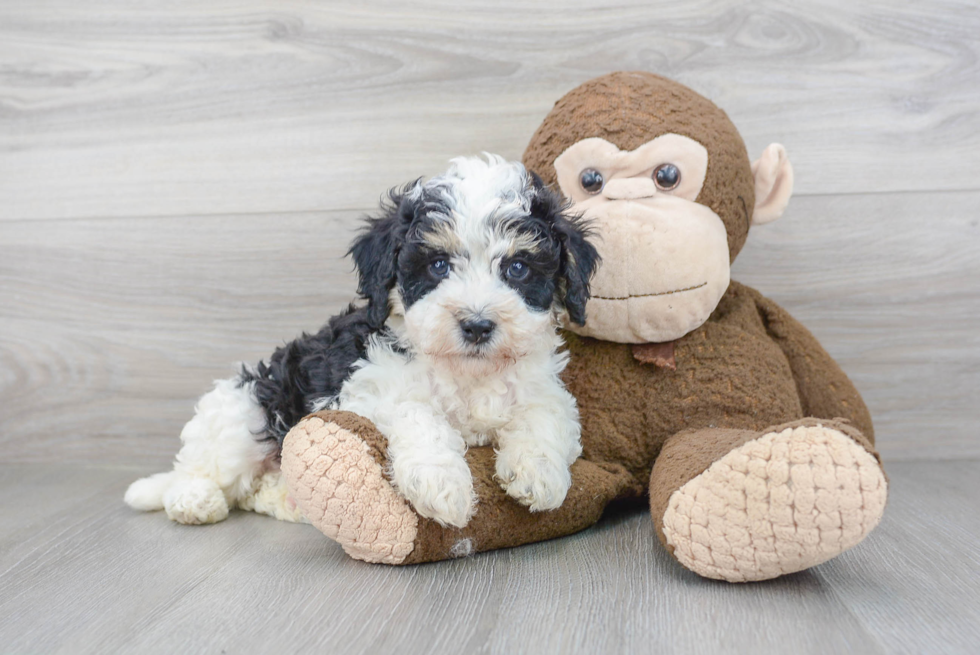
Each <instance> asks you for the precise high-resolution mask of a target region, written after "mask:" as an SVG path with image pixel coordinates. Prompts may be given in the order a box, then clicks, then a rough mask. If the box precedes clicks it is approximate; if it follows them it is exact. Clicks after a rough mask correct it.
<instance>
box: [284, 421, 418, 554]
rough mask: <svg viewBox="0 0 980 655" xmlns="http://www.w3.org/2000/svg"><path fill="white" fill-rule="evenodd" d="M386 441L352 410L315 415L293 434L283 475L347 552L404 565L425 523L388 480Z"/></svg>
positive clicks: (318, 525)
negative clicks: (384, 469) (385, 470)
mask: <svg viewBox="0 0 980 655" xmlns="http://www.w3.org/2000/svg"><path fill="white" fill-rule="evenodd" d="M359 435H364V436H365V437H367V439H365V438H362V437H361V436H359ZM371 437H375V438H374V439H372V438H371ZM383 439H384V438H383V437H382V436H381V435H380V433H378V432H377V430H376V429H374V427H373V426H372V425H371V423H370V422H369V421H367V420H365V419H363V418H361V417H359V416H356V415H354V414H350V413H348V412H321V413H319V414H315V415H313V416H308V417H306V418H305V419H303V420H302V421H300V422H299V423H298V424H297V425H296V426H295V427H294V428H293V429H292V430H290V431H289V434H287V435H286V439H285V440H284V442H283V449H282V474H283V476H284V477H285V479H286V484H287V486H288V488H289V491H290V494H291V495H292V497H293V498H294V499H295V501H296V503H297V505H298V506H299V508H300V510H301V511H302V512H303V515H304V516H306V517H307V518H308V519H309V521H310V523H312V524H313V526H314V527H316V528H317V529H318V530H320V531H321V532H323V534H325V535H327V536H328V537H329V538H331V539H333V540H334V541H336V542H337V543H339V544H340V545H341V546H343V548H344V550H345V551H346V552H347V554H348V555H350V556H351V557H353V558H354V559H359V560H364V561H365V562H373V563H384V564H403V563H406V562H405V560H406V558H407V557H408V556H409V554H410V553H411V552H412V550H413V549H414V548H415V539H416V536H417V534H418V524H419V518H418V516H417V515H416V514H415V512H413V511H412V508H411V507H410V506H409V504H408V501H406V500H405V499H404V498H402V497H401V496H400V495H398V493H397V492H396V491H395V490H394V489H393V488H392V486H391V484H390V483H389V482H388V480H387V479H386V478H385V476H384V473H383V469H382V467H383V465H384V456H383V455H382V451H383V448H384V445H383ZM378 440H380V442H379V443H377V444H375V443H371V442H374V441H378Z"/></svg>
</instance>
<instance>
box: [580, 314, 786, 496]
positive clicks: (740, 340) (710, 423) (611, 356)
mask: <svg viewBox="0 0 980 655" xmlns="http://www.w3.org/2000/svg"><path fill="white" fill-rule="evenodd" d="M568 345H569V349H570V350H571V351H572V357H571V361H570V363H569V366H568V368H567V369H566V372H565V375H564V378H565V382H566V384H568V388H569V390H570V391H571V392H572V393H573V394H574V395H575V397H576V399H577V400H578V406H579V413H580V416H581V420H582V446H583V457H585V458H586V459H588V460H590V461H594V462H597V463H606V464H610V465H615V466H624V467H626V468H627V469H628V470H629V471H630V472H631V473H632V474H633V475H634V476H636V478H637V482H638V484H641V485H643V486H645V485H646V483H647V481H648V480H649V475H650V470H651V469H652V467H653V461H654V459H655V458H656V456H657V454H659V452H660V449H661V447H662V446H663V443H664V441H665V440H666V439H667V438H668V437H670V436H671V435H673V434H676V433H677V432H680V431H681V430H688V429H698V428H705V427H726V428H741V429H752V430H761V429H764V428H766V427H769V426H771V425H775V424H778V423H783V422H786V421H791V420H795V419H798V418H802V408H801V406H800V400H799V396H798V395H797V392H796V383H795V381H794V380H793V376H792V372H791V371H790V368H789V363H788V361H787V360H786V357H785V356H784V355H783V353H782V351H781V350H780V349H779V347H778V346H777V345H776V344H775V343H774V342H773V341H772V340H771V339H770V338H769V336H768V335H767V334H766V333H765V331H764V329H762V328H761V326H760V328H759V329H754V326H749V327H748V328H747V327H746V326H745V325H729V324H725V323H724V322H712V321H709V322H708V323H706V324H704V325H702V326H701V327H700V328H698V329H697V330H695V331H694V332H692V333H691V334H688V335H686V336H685V337H683V338H681V339H679V340H678V341H677V342H675V347H674V357H675V360H676V365H677V370H670V369H668V368H659V367H657V366H655V365H652V364H643V363H641V362H639V361H637V360H636V359H635V358H634V357H633V353H632V350H631V347H630V346H629V345H627V344H618V343H612V342H608V341H598V340H595V339H589V338H582V337H575V336H570V337H569V339H568Z"/></svg>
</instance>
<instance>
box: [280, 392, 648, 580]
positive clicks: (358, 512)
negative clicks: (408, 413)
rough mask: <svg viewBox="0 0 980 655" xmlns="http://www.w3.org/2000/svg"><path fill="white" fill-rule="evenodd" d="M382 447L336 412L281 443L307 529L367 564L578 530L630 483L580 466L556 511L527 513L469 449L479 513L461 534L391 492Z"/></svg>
mask: <svg viewBox="0 0 980 655" xmlns="http://www.w3.org/2000/svg"><path fill="white" fill-rule="evenodd" d="M385 447H386V441H385V438H384V436H382V435H381V434H380V433H379V432H378V431H377V430H376V429H375V428H374V426H373V425H371V423H370V422H369V421H366V420H365V419H363V418H361V417H360V416H357V415H356V414H351V413H350V412H338V411H323V412H317V413H316V414H313V415H311V416H308V417H307V418H305V419H303V420H302V421H301V422H300V423H299V424H298V425H296V427H294V428H293V429H292V430H290V431H289V433H288V434H287V435H286V439H285V440H284V442H283V451H282V473H283V475H284V476H286V482H287V487H288V488H289V490H290V493H291V494H292V495H293V497H294V498H295V500H296V502H297V505H298V506H299V507H300V509H301V510H302V511H303V513H304V515H305V516H306V517H307V518H308V519H309V521H310V522H311V523H312V524H313V525H314V527H316V528H317V529H318V530H320V531H321V532H323V533H324V534H325V535H327V536H328V537H330V538H331V539H333V540H334V541H336V542H338V543H339V544H340V545H341V546H343V548H344V550H345V551H346V552H347V554H349V555H350V556H351V557H353V558H354V559H359V560H363V561H366V562H373V563H384V564H418V563H421V562H431V561H437V560H444V559H451V558H454V557H461V556H465V555H471V554H473V553H475V552H480V551H485V550H495V549H498V548H507V547H511V546H519V545H521V544H525V543H532V542H536V541H544V540H546V539H551V538H554V537H560V536H564V535H567V534H571V533H573V532H578V531H579V530H583V529H585V528H587V527H589V526H590V525H592V524H593V523H595V522H596V521H597V520H599V517H600V516H601V514H602V511H603V509H605V507H606V505H607V504H608V503H609V502H610V501H611V500H612V499H613V498H616V497H617V496H619V495H620V494H621V493H622V491H623V489H624V487H625V486H626V485H627V484H628V483H629V480H628V479H627V478H626V477H625V476H623V475H621V474H620V475H616V474H612V473H609V472H608V471H606V470H604V469H603V468H602V467H599V466H596V465H595V464H592V463H591V462H587V461H584V460H579V461H577V462H576V463H575V464H574V465H573V466H572V487H571V489H570V490H569V492H568V496H567V497H566V498H565V502H564V503H563V504H562V506H561V507H560V508H559V509H557V510H554V511H551V512H540V513H531V512H528V511H527V508H525V507H523V506H522V505H520V504H518V503H517V501H515V500H514V499H513V498H511V497H510V496H508V495H507V494H506V493H504V491H503V489H501V487H500V486H499V485H498V484H497V482H496V481H495V479H494V453H493V448H490V447H484V448H471V449H470V450H469V451H468V452H467V453H466V459H467V461H468V462H469V464H470V469H471V471H472V473H473V481H474V486H475V488H476V491H477V495H478V496H479V498H480V507H479V509H478V511H477V514H476V516H474V518H473V519H472V520H471V521H470V523H469V524H468V525H467V526H466V527H465V528H463V529H461V530H460V529H455V528H443V527H441V526H440V525H439V524H437V523H436V522H434V521H431V520H429V519H425V518H421V517H419V516H417V515H416V514H415V513H414V512H413V511H412V509H411V507H410V506H409V504H408V502H407V501H405V499H404V498H402V497H401V496H400V495H398V493H397V492H396V491H395V490H394V489H393V488H392V486H391V483H390V482H389V481H388V479H387V477H386V476H385V475H384V474H383V472H382V466H383V464H384V461H385V459H384V458H385Z"/></svg>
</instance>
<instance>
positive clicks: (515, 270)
mask: <svg viewBox="0 0 980 655" xmlns="http://www.w3.org/2000/svg"><path fill="white" fill-rule="evenodd" d="M530 272H531V269H530V268H528V265H527V264H525V263H524V262H518V261H513V262H511V263H510V265H509V266H508V267H507V272H506V275H507V279H508V280H516V281H518V282H520V281H521V280H523V279H525V278H526V277H527V276H528V274H529V273H530Z"/></svg>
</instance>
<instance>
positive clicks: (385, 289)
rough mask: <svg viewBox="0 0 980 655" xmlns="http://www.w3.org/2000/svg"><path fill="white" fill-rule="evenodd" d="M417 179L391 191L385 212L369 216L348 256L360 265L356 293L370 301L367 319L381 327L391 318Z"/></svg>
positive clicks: (383, 206)
mask: <svg viewBox="0 0 980 655" xmlns="http://www.w3.org/2000/svg"><path fill="white" fill-rule="evenodd" d="M418 184H419V183H418V181H416V182H415V183H414V184H410V185H406V186H405V187H404V188H402V189H392V190H391V191H389V192H388V200H387V201H385V202H382V203H381V209H382V212H383V214H382V215H381V216H380V217H377V218H368V219H367V220H366V222H367V225H366V226H365V228H364V230H363V231H362V232H361V234H360V235H359V236H358V237H357V238H356V239H355V240H354V243H353V245H351V248H350V250H349V251H348V253H347V254H348V255H350V256H351V257H352V258H353V260H354V266H355V267H356V268H357V275H358V281H357V293H359V294H360V295H361V296H362V297H364V298H366V299H367V301H368V310H367V314H368V321H369V322H370V323H371V325H372V326H373V327H375V328H380V327H381V326H382V325H384V322H385V321H386V320H387V319H388V312H389V309H390V308H389V306H388V293H389V292H390V291H391V289H392V287H394V286H395V274H396V272H397V261H398V252H399V251H400V250H401V245H402V243H404V241H405V235H406V234H407V233H408V227H409V225H411V223H412V219H413V218H415V205H416V202H417V198H418V194H417V192H416V189H417V187H418Z"/></svg>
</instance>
